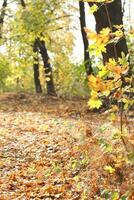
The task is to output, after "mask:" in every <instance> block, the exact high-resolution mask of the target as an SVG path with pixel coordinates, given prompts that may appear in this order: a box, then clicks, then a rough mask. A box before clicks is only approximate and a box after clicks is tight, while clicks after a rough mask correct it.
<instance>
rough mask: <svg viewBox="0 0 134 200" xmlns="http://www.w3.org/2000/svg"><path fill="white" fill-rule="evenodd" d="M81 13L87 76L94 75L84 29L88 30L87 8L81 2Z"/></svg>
mask: <svg viewBox="0 0 134 200" xmlns="http://www.w3.org/2000/svg"><path fill="white" fill-rule="evenodd" d="M79 12H80V27H81V34H82V38H83V45H84V63H85V68H86V73H87V76H88V75H90V74H91V73H92V67H91V60H90V55H89V50H88V48H89V42H88V39H87V36H86V32H85V30H84V28H86V16H85V6H84V2H83V1H79Z"/></svg>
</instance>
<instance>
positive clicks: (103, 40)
mask: <svg viewBox="0 0 134 200" xmlns="http://www.w3.org/2000/svg"><path fill="white" fill-rule="evenodd" d="M85 31H86V33H87V37H88V39H90V40H92V41H93V44H91V45H90V49H95V50H96V52H95V53H96V54H97V55H99V54H100V53H101V52H106V45H107V44H108V42H109V39H110V32H111V30H110V28H104V29H102V30H101V31H100V33H99V34H97V33H95V32H94V31H91V30H89V29H85Z"/></svg>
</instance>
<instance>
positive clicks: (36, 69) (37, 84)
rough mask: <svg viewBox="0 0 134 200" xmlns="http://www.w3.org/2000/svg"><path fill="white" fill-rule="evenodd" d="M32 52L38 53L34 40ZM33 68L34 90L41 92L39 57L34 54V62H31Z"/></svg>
mask: <svg viewBox="0 0 134 200" xmlns="http://www.w3.org/2000/svg"><path fill="white" fill-rule="evenodd" d="M33 52H34V53H36V54H38V47H37V41H36V40H35V42H34V45H33ZM33 70H34V84H35V90H36V93H42V88H41V83H40V78H39V58H38V55H34V64H33Z"/></svg>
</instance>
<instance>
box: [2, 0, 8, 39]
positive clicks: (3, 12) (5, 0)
mask: <svg viewBox="0 0 134 200" xmlns="http://www.w3.org/2000/svg"><path fill="white" fill-rule="evenodd" d="M6 7H7V0H4V1H3V4H2V8H1V13H0V39H1V38H2V27H3V23H4V17H5V8H6Z"/></svg>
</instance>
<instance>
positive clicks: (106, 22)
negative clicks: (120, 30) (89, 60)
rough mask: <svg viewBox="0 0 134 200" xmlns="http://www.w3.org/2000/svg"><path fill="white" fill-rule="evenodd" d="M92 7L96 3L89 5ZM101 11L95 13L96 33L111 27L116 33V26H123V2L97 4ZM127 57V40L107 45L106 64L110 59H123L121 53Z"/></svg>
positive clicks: (104, 56)
mask: <svg viewBox="0 0 134 200" xmlns="http://www.w3.org/2000/svg"><path fill="white" fill-rule="evenodd" d="M88 4H89V6H92V5H93V4H94V3H90V2H89V3H88ZM97 5H98V7H99V9H98V10H97V11H96V12H94V17H95V20H96V31H97V33H99V32H100V31H101V30H102V29H103V28H106V27H109V28H110V29H111V30H112V31H115V27H114V25H122V24H123V12H122V4H121V0H114V1H113V2H111V3H107V4H104V3H103V4H101V3H97ZM122 52H123V53H124V54H125V55H127V54H128V48H127V44H126V39H125V38H121V39H120V40H119V42H118V43H116V44H115V43H112V44H109V45H107V47H106V53H103V62H104V64H105V63H106V62H107V61H108V60H109V58H115V59H116V60H117V59H118V57H121V53H122Z"/></svg>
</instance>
